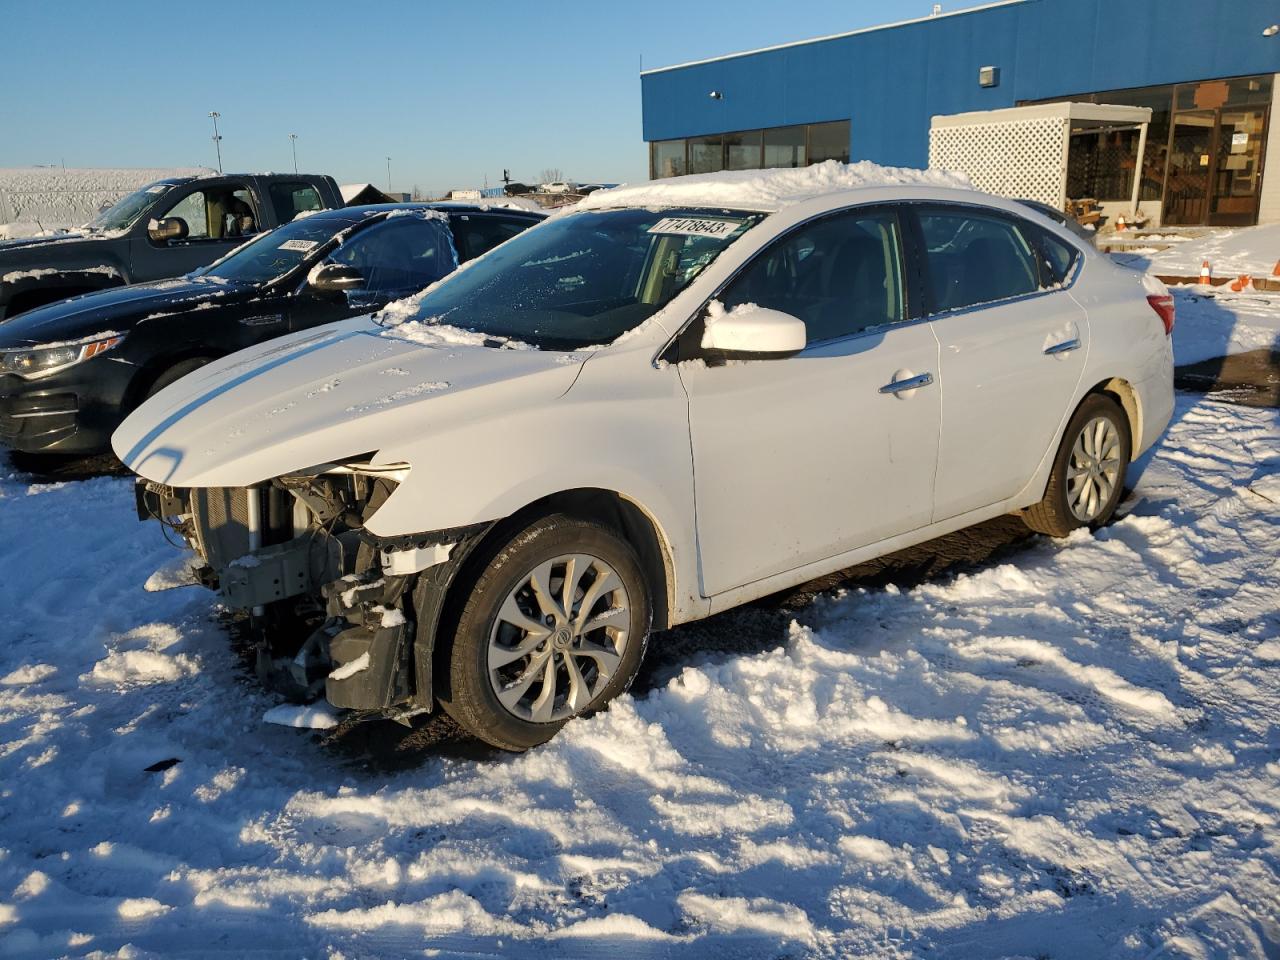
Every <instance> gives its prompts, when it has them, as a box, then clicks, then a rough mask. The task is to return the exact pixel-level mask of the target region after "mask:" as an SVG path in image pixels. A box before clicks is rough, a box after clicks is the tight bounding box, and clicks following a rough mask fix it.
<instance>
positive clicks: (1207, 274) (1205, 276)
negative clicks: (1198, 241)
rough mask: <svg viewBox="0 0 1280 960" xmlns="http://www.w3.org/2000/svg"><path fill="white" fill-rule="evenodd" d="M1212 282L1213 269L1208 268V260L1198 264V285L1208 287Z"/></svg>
mask: <svg viewBox="0 0 1280 960" xmlns="http://www.w3.org/2000/svg"><path fill="white" fill-rule="evenodd" d="M1212 281H1213V267H1211V266H1209V261H1208V260H1202V261H1201V262H1200V283H1201V285H1203V286H1206V287H1207V286H1209V284H1210V283H1211V282H1212Z"/></svg>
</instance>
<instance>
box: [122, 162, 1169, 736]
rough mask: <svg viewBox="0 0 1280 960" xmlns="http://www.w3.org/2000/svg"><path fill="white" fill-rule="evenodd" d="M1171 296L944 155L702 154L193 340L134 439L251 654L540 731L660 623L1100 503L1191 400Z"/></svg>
mask: <svg viewBox="0 0 1280 960" xmlns="http://www.w3.org/2000/svg"><path fill="white" fill-rule="evenodd" d="M1172 309H1173V308H1172V302H1171V300H1170V299H1169V297H1168V296H1167V294H1166V292H1165V291H1163V290H1162V289H1159V288H1148V287H1144V285H1143V281H1142V278H1141V277H1140V276H1139V275H1138V274H1135V273H1133V272H1131V271H1128V270H1126V269H1123V268H1120V267H1117V266H1115V265H1114V264H1112V263H1111V262H1110V261H1109V260H1107V259H1106V258H1105V257H1103V256H1100V255H1099V254H1097V253H1096V252H1095V251H1094V250H1093V249H1092V248H1091V247H1089V246H1087V245H1085V244H1082V243H1081V242H1080V241H1079V240H1078V239H1077V238H1076V237H1074V236H1073V235H1072V234H1071V233H1069V232H1067V231H1066V230H1064V229H1062V228H1061V227H1059V226H1058V225H1057V224H1054V223H1053V222H1052V221H1050V220H1048V219H1046V218H1044V217H1042V216H1040V215H1039V214H1037V213H1035V212H1033V211H1031V210H1029V209H1028V208H1027V207H1025V206H1023V205H1021V204H1018V203H1015V202H1012V201H1004V200H999V199H996V198H993V197H989V196H986V195H983V194H979V193H976V192H974V191H971V190H967V189H958V188H956V187H954V186H953V185H949V184H947V183H946V181H945V178H943V177H941V176H939V175H936V174H927V173H919V172H913V171H884V170H879V169H878V168H870V167H869V166H866V165H858V166H841V165H838V164H834V163H828V164H824V165H820V166H818V167H813V168H809V169H807V170H787V171H776V172H770V173H761V172H752V173H749V174H720V175H711V176H703V177H686V178H679V179H675V180H669V181H662V182H659V183H654V184H646V185H640V186H637V187H634V188H621V189H617V190H612V191H600V192H597V193H595V194H593V195H592V196H591V197H590V198H588V199H587V200H586V201H585V202H584V203H583V204H582V205H581V206H580V207H579V208H578V209H577V210H576V211H575V212H572V213H569V214H565V215H561V216H559V217H555V218H552V219H551V220H548V221H547V222H545V223H544V224H542V225H540V226H537V227H535V228H533V229H531V230H529V231H527V232H525V233H523V234H521V235H520V236H518V237H516V238H514V239H512V240H510V241H508V242H506V243H504V244H502V245H501V246H499V247H497V248H496V249H494V250H493V251H492V252H490V253H488V254H487V255H485V256H484V257H481V258H480V259H478V260H476V261H474V262H473V263H472V264H471V265H470V266H469V267H467V268H465V269H463V270H461V271H459V272H458V273H456V274H454V275H452V276H451V277H449V278H447V279H446V280H444V281H442V282H441V283H439V284H438V285H436V286H434V287H432V288H429V289H428V290H427V291H426V292H425V293H424V294H422V295H420V296H419V297H418V298H415V299H414V300H412V301H407V302H403V303H402V304H398V305H395V306H393V307H392V308H389V309H388V310H386V311H384V312H383V313H382V314H375V315H373V316H367V317H361V318H357V319H353V320H348V321H343V322H341V323H337V324H333V325H330V326H328V327H324V328H320V329H316V330H312V331H309V332H306V333H302V334H299V335H296V336H293V337H288V338H285V339H282V340H276V341H272V342H270V343H268V344H265V345H263V346H261V347H257V348H253V349H250V350H246V351H243V352H241V353H238V354H234V355H232V356H230V357H228V358H226V359H224V360H221V361H218V362H216V363H212V364H209V365H208V366H206V367H204V368H202V369H201V370H199V371H197V372H196V373H194V374H192V375H190V376H188V377H186V378H184V379H182V380H180V381H179V382H177V383H175V384H174V385H172V386H170V387H168V388H166V389H165V390H163V391H162V392H160V393H159V394H158V395H156V396H155V397H154V398H152V399H151V400H149V401H147V402H146V403H145V404H144V405H143V406H142V407H140V408H139V409H138V410H137V411H136V412H135V413H134V414H133V415H132V416H131V417H130V418H129V419H128V421H126V422H125V424H124V425H123V426H122V427H121V428H120V429H119V431H118V432H117V433H116V434H115V437H114V440H113V445H114V448H115V450H116V452H117V454H118V455H119V456H120V458H121V459H122V460H123V461H124V462H125V463H126V464H127V465H128V466H129V467H130V468H131V469H132V470H134V471H135V472H136V473H138V474H139V475H140V476H141V478H143V479H142V480H140V481H139V487H138V491H139V496H138V501H139V513H140V515H141V516H143V517H144V518H145V517H153V518H155V519H157V520H160V521H162V522H163V523H165V524H166V525H168V526H169V527H171V528H173V529H175V530H176V531H177V532H178V533H180V534H181V536H182V537H183V538H185V540H186V542H187V543H189V544H190V545H191V546H192V547H193V548H194V550H195V551H196V554H197V555H198V558H199V562H200V563H201V564H202V567H201V569H200V577H201V579H202V581H203V582H205V583H206V584H207V585H209V586H210V587H214V588H216V589H218V590H219V591H221V594H222V596H223V597H224V598H225V601H226V602H227V603H228V604H229V605H231V606H234V607H240V608H244V609H246V610H249V611H252V622H253V624H254V625H255V626H256V627H257V628H259V629H258V631H257V635H258V637H259V638H260V641H259V642H260V663H261V666H262V672H263V673H264V674H265V675H267V676H269V677H271V678H273V679H274V680H275V681H276V682H277V683H282V685H283V686H286V687H289V688H291V689H292V691H293V692H294V693H295V694H296V695H297V696H298V697H300V698H303V699H305V698H307V697H310V698H312V699H315V698H318V697H320V696H321V695H323V696H326V697H327V698H328V700H329V701H330V703H332V704H333V705H334V706H336V707H341V708H348V709H351V710H356V711H361V712H364V713H366V714H368V715H370V716H395V717H400V718H405V717H408V716H411V715H412V714H414V713H415V712H422V711H424V710H429V709H433V708H434V707H435V706H436V705H439V706H441V707H443V708H444V709H445V710H446V711H448V713H449V714H450V715H451V716H453V717H454V718H455V719H456V720H457V721H458V722H459V723H461V724H462V725H463V726H464V727H465V728H466V729H467V730H469V731H470V732H472V733H473V734H475V735H476V736H478V737H480V738H482V739H484V740H486V741H488V742H489V743H491V744H495V745H497V746H499V747H503V748H507V749H513V750H519V749H525V748H528V747H530V746H533V745H535V744H537V743H540V742H542V741H545V740H546V739H547V738H549V737H550V736H552V735H553V734H554V732H555V731H556V730H557V729H558V728H559V727H560V726H561V725H562V724H564V723H565V722H566V721H567V720H568V719H569V718H571V717H573V716H577V715H581V714H583V713H587V712H590V711H592V710H594V709H597V708H599V707H600V706H602V705H603V704H605V703H606V702H607V701H608V700H609V699H610V698H612V697H614V696H616V695H617V694H619V693H620V692H622V691H623V690H625V689H626V688H627V685H628V684H629V683H630V681H631V679H632V677H633V676H634V675H635V673H636V670H637V668H638V666H639V664H640V660H641V657H642V655H643V653H644V649H645V645H646V643H647V642H648V638H649V636H650V634H651V632H653V631H659V630H662V629H665V628H667V627H669V626H672V625H674V624H678V623H682V622H685V621H689V620H694V619H697V618H700V617H705V616H707V615H709V614H711V613H715V612H717V611H720V610H724V609H726V608H728V607H732V606H734V605H737V604H741V603H744V602H746V601H749V600H752V599H754V598H757V597H761V596H763V595H766V594H769V593H773V592H776V591H778V590H782V589H784V588H787V587H789V586H792V585H795V584H798V583H802V582H804V581H807V580H810V579H813V578H815V577H818V576H821V575H824V574H828V573H831V572H833V571H836V570H839V569H842V568H844V567H847V566H850V565H852V564H855V563H859V562H861V561H863V560H866V559H869V558H871V557H874V556H877V555H880V554H884V553H888V552H890V551H894V550H898V549H901V548H902V547H905V546H908V545H910V544H912V543H916V542H920V541H923V540H927V539H930V538H933V537H936V536H939V535H941V534H943V533H946V532H949V531H952V530H955V529H958V528H960V527H963V526H966V525H969V524H973V523H976V522H978V521H981V520H984V519H987V518H990V517H993V516H996V515H998V514H1002V513H1008V512H1020V513H1021V514H1022V515H1023V516H1024V518H1025V519H1026V522H1027V523H1028V525H1029V526H1031V527H1032V528H1033V529H1036V530H1039V531H1042V532H1045V533H1048V534H1052V535H1058V536H1061V535H1065V534H1067V533H1068V532H1070V531H1071V530H1072V529H1075V528H1077V527H1082V526H1098V525H1100V524H1102V523H1105V522H1106V521H1107V520H1108V519H1109V518H1110V516H1111V514H1112V512H1113V511H1114V510H1115V508H1116V505H1117V502H1118V501H1119V499H1120V496H1121V492H1122V489H1123V488H1124V481H1125V470H1126V468H1127V466H1128V464H1129V462H1130V460H1131V458H1133V457H1135V456H1137V455H1138V454H1139V453H1141V452H1142V451H1144V450H1146V449H1147V448H1148V447H1150V446H1151V445H1152V444H1153V443H1154V442H1155V441H1156V440H1157V439H1158V438H1159V436H1160V435H1161V433H1162V432H1163V430H1164V428H1165V426H1166V424H1167V423H1168V420H1169V418H1170V415H1171V411H1172V407H1173V390H1172V350H1171V347H1170V338H1169V336H1168V334H1169V332H1170V330H1171V328H1172V324H1173V314H1172Z"/></svg>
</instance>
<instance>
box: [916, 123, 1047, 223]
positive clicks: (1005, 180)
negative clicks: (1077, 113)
mask: <svg viewBox="0 0 1280 960" xmlns="http://www.w3.org/2000/svg"><path fill="white" fill-rule="evenodd" d="M1068 130H1069V121H1068V120H1067V119H1066V118H1065V117H1035V118H1028V119H1026V120H1014V121H1009V122H1001V123H971V124H964V125H959V124H957V125H955V126H938V127H933V128H932V129H931V130H930V131H929V166H931V167H938V168H941V169H943V170H952V171H955V172H957V173H963V174H965V175H966V176H968V178H969V179H970V180H971V181H973V185H974V186H975V187H977V188H978V189H979V190H985V191H987V192H988V193H994V194H997V195H998V196H1001V197H1013V198H1017V199H1025V200H1039V201H1041V202H1042V203H1048V204H1052V205H1053V206H1055V207H1061V206H1062V203H1063V199H1064V191H1065V190H1066V176H1067V171H1066V169H1065V166H1064V163H1065V159H1066V138H1067V134H1068Z"/></svg>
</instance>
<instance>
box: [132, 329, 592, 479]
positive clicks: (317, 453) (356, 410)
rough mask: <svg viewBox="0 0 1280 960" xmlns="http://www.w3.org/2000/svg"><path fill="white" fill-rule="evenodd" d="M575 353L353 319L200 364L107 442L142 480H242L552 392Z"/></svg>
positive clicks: (409, 437)
mask: <svg viewBox="0 0 1280 960" xmlns="http://www.w3.org/2000/svg"><path fill="white" fill-rule="evenodd" d="M457 339H462V338H457ZM423 340H425V341H426V342H421V341H423ZM582 362H583V357H582V355H575V354H565V353H558V352H553V351H542V350H530V349H522V350H514V349H506V348H497V347H493V346H478V345H467V344H464V343H459V342H449V341H448V340H447V339H444V338H435V337H432V336H430V335H428V336H425V337H423V336H419V337H418V338H416V339H415V338H411V337H410V336H409V335H408V334H406V333H403V332H401V331H400V330H398V329H396V328H390V329H388V328H383V327H380V326H378V325H377V324H376V323H374V322H373V321H372V319H371V318H369V317H367V316H366V317H356V318H354V319H351V320H344V321H341V322H339V323H334V324H329V325H327V326H324V327H319V328H317V329H315V330H312V331H308V332H305V333H299V334H294V335H292V336H288V337H284V338H281V339H277V340H272V341H268V342H267V343H264V344H261V345H260V346H257V347H252V348H250V349H248V350H242V351H240V352H239V353H233V354H231V355H230V356H228V357H224V358H223V359H222V360H218V361H215V362H214V363H211V364H209V365H208V366H205V367H202V368H200V369H199V370H197V371H196V372H195V373H193V374H190V375H189V376H187V377H184V378H183V379H181V380H179V381H178V382H176V383H174V384H173V385H172V386H169V387H166V388H165V389H164V390H161V391H160V392H159V393H158V394H156V395H155V396H154V397H152V398H151V399H149V400H148V401H147V402H146V403H144V404H143V405H142V406H140V407H139V408H138V409H137V410H136V411H134V413H133V414H132V415H131V416H130V417H129V418H128V419H127V420H125V422H124V423H123V424H122V425H121V426H120V428H119V429H118V430H117V431H116V432H115V435H114V436H113V437H112V439H111V445H112V447H113V448H114V450H115V452H116V455H117V456H118V457H119V458H120V459H121V460H122V461H123V462H124V464H125V465H126V466H127V467H128V468H129V469H130V470H133V471H134V472H135V473H137V474H139V475H140V476H142V477H145V478H146V479H148V480H155V481H157V482H160V483H166V484H169V485H170V486H175V487H240V486H248V485H250V484H255V483H261V482H263V481H265V480H269V479H271V478H272V477H277V476H280V475H282V474H286V473H290V472H294V471H298V470H305V469H307V468H308V467H312V466H315V465H317V464H323V463H330V462H334V461H338V460H341V459H345V458H349V457H353V456H359V455H361V454H365V453H369V452H377V451H380V450H383V451H388V453H393V452H394V450H395V448H397V447H403V446H404V445H405V444H407V443H410V442H413V441H415V440H417V439H419V438H421V437H423V436H426V435H427V434H429V433H430V431H431V429H432V426H433V424H450V425H453V424H456V423H457V422H459V420H460V419H465V418H471V417H481V416H490V415H501V413H502V411H505V410H511V409H519V408H520V407H521V406H522V405H524V404H529V403H536V402H545V401H548V400H553V399H555V398H556V397H558V396H560V395H561V394H563V393H564V392H565V391H567V390H568V389H569V387H570V386H572V384H573V381H574V378H575V377H576V376H577V374H578V370H579V369H580V367H581V365H582ZM391 459H394V455H393V456H392V457H391ZM379 461H380V462H390V460H389V459H388V457H386V456H383V457H380V458H379Z"/></svg>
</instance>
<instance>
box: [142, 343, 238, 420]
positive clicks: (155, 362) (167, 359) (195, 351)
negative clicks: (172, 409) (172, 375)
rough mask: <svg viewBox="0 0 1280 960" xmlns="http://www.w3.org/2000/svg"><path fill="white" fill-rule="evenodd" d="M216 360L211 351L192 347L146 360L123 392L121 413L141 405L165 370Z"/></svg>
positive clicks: (215, 355) (214, 354)
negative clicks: (191, 363) (195, 361)
mask: <svg viewBox="0 0 1280 960" xmlns="http://www.w3.org/2000/svg"><path fill="white" fill-rule="evenodd" d="M216 359H217V354H216V353H214V352H213V351H212V350H206V349H202V348H200V347H192V348H191V349H189V350H183V351H182V352H180V353H170V354H166V355H164V356H162V357H154V358H153V359H151V360H148V361H147V363H146V364H145V365H144V366H143V367H142V369H140V370H139V371H138V372H137V373H135V374H134V375H133V380H131V381H130V382H129V389H128V390H127V391H126V392H125V397H124V403H123V404H122V408H123V411H124V412H125V413H126V414H127V413H132V412H133V410H134V409H136V408H137V406H138V405H139V404H140V403H142V401H143V399H144V398H145V397H146V395H147V391H148V390H150V389H151V385H152V384H154V383H155V382H156V381H157V380H159V379H160V377H161V375H162V374H164V372H165V371H166V370H170V369H172V368H173V367H176V366H177V365H178V364H180V363H184V362H186V361H187V360H208V361H212V360H216Z"/></svg>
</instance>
